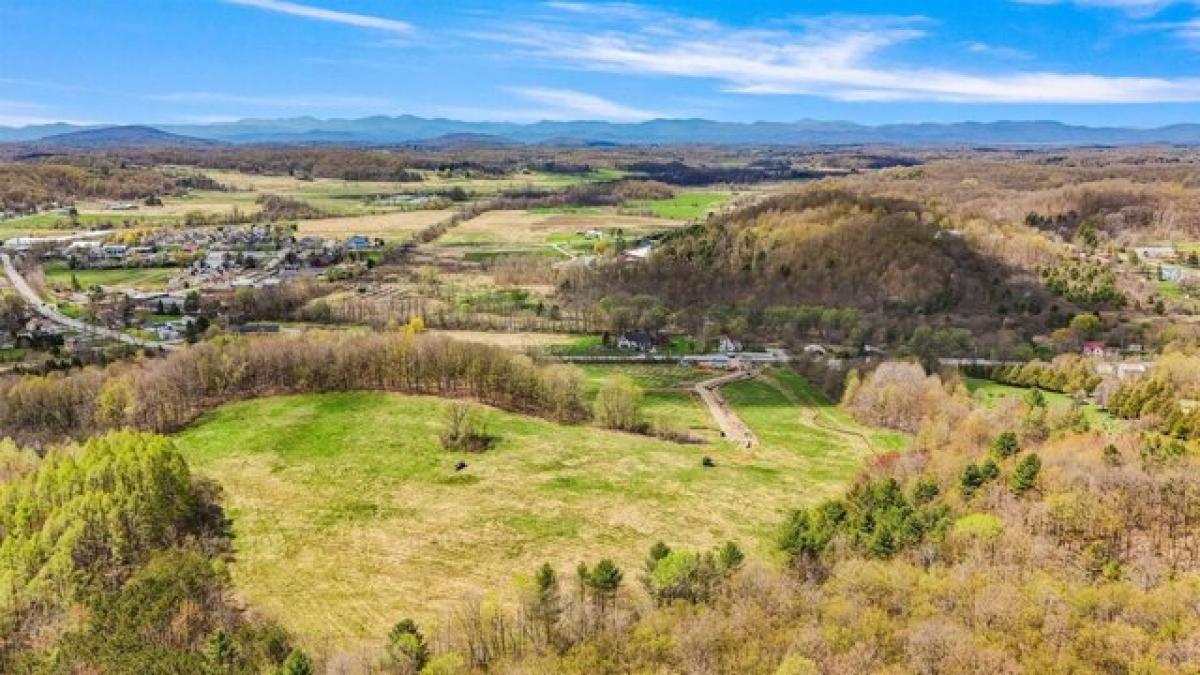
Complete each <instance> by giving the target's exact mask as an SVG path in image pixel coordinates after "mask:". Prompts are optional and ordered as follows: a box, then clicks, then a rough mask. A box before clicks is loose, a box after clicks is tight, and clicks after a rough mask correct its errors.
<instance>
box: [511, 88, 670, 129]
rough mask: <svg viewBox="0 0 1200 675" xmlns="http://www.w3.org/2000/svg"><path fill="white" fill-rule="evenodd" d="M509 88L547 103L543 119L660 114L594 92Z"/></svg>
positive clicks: (615, 118) (641, 118)
mask: <svg viewBox="0 0 1200 675" xmlns="http://www.w3.org/2000/svg"><path fill="white" fill-rule="evenodd" d="M505 89H507V90H508V91H510V92H512V93H514V94H516V95H517V96H520V97H522V98H526V99H529V100H531V101H534V102H536V103H540V104H542V105H543V106H545V109H544V110H543V111H542V112H540V113H539V116H540V117H541V118H542V119H590V120H608V121H611V122H641V121H644V120H648V119H653V118H655V117H660V115H659V114H658V113H655V112H652V111H649V110H642V109H640V108H633V107H630V106H627V105H622V104H620V103H617V102H615V101H610V100H609V99H606V98H601V97H600V96H596V95H594V94H588V93H585V92H581V91H573V90H570V89H551V88H546V87H505Z"/></svg>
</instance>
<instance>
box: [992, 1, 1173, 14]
mask: <svg viewBox="0 0 1200 675" xmlns="http://www.w3.org/2000/svg"><path fill="white" fill-rule="evenodd" d="M1015 2H1018V3H1020V4H1023V5H1061V4H1072V5H1076V6H1078V7H1097V8H1101V9H1116V10H1120V11H1123V12H1125V13H1127V14H1130V15H1132V16H1153V15H1155V14H1158V13H1159V12H1161V11H1162V10H1164V9H1166V8H1167V7H1170V6H1171V5H1179V4H1185V3H1186V4H1195V0H1192V1H1191V2H1189V1H1188V0H1015Z"/></svg>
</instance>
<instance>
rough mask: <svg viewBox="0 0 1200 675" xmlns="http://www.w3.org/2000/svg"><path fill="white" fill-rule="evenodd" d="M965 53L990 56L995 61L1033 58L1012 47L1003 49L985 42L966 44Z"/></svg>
mask: <svg viewBox="0 0 1200 675" xmlns="http://www.w3.org/2000/svg"><path fill="white" fill-rule="evenodd" d="M966 47H967V51H969V52H971V53H972V54H979V55H981V56H991V57H994V58H997V59H1008V60H1013V61H1028V60H1030V59H1032V58H1033V55H1032V54H1030V53H1029V52H1026V51H1021V50H1020V49H1015V48H1013V47H1003V46H1000V45H993V44H988V43H986V42H968V43H967V45H966Z"/></svg>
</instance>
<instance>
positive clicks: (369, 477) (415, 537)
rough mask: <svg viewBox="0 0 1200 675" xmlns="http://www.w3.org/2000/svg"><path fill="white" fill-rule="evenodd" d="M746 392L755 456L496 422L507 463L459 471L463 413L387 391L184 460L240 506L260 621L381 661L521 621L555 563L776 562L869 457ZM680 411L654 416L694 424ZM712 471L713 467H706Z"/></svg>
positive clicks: (220, 433)
mask: <svg viewBox="0 0 1200 675" xmlns="http://www.w3.org/2000/svg"><path fill="white" fill-rule="evenodd" d="M763 386H765V387H768V390H767V391H774V390H773V389H769V387H770V385H763ZM749 393H753V391H749V392H746V394H747V395H739V396H737V397H736V400H735V401H734V405H735V406H737V408H738V410H739V413H741V412H743V411H745V412H746V413H754V414H753V415H747V419H748V420H749V421H750V423H751V424H752V425H755V427H756V432H758V433H759V434H760V436H761V437H763V438H764V439H768V442H765V443H764V444H763V445H762V446H759V447H756V448H754V449H751V450H742V449H735V448H732V447H731V446H729V445H727V444H725V443H723V442H717V443H716V444H707V445H680V444H676V443H668V442H664V441H659V440H655V439H651V438H646V437H642V436H633V435H628V434H622V433H615V432H609V431H604V430H600V429H596V428H592V427H587V426H561V425H557V424H553V423H550V422H547V421H545V420H541V419H537V418H532V417H526V416H521V415H514V414H509V413H505V412H501V411H498V410H490V411H489V412H488V413H487V418H488V422H487V426H488V429H489V432H490V433H492V434H494V435H496V436H498V437H499V439H500V440H499V444H498V445H497V447H495V448H494V449H492V450H490V451H488V452H487V453H485V454H482V455H472V456H468V457H466V459H467V461H468V462H469V464H470V466H469V467H468V469H467V470H465V471H462V472H455V471H454V468H453V465H454V462H455V461H457V460H458V459H460V458H461V457H462V456H461V455H459V454H458V453H451V452H445V451H443V450H442V449H441V447H440V445H439V444H438V441H437V436H438V434H439V432H440V431H441V429H442V426H443V423H442V419H443V415H444V413H445V410H446V409H447V408H448V406H449V405H450V404H449V402H447V401H445V400H442V399H437V398H429V397H411V396H401V395H394V394H386V393H377V392H356V393H336V394H325V395H312V396H289V397H277V398H268V399H260V400H252V401H244V402H240V403H234V404H231V405H228V406H225V407H223V408H220V409H218V410H216V411H214V412H212V413H210V414H208V415H206V416H205V417H204V418H203V419H202V420H200V422H199V423H197V424H196V425H195V426H193V427H192V428H190V429H188V430H185V431H184V432H182V433H180V434H179V435H178V436H177V441H178V443H179V446H180V447H181V449H182V450H183V452H184V454H185V455H186V456H187V458H188V460H189V462H190V463H191V465H192V466H193V467H194V469H195V470H196V471H197V472H198V473H200V474H202V475H207V476H210V477H213V478H214V479H216V480H217V481H219V482H220V483H221V485H222V486H223V487H224V489H225V499H224V503H225V504H226V505H227V508H228V511H229V515H230V516H231V517H232V519H233V527H234V531H235V539H234V545H235V548H236V551H235V553H236V562H235V563H234V564H233V565H232V574H233V578H234V582H235V584H236V586H237V588H238V590H239V593H241V594H242V595H243V596H244V597H245V598H246V600H247V602H248V604H249V605H250V606H252V607H254V608H256V609H257V610H259V611H262V612H265V613H266V614H267V615H269V616H272V617H275V618H277V619H278V620H280V621H281V622H282V623H283V624H284V625H285V626H286V627H287V628H288V629H290V630H292V631H294V632H295V633H296V634H297V635H298V636H300V639H301V641H302V642H303V643H304V644H306V645H309V646H312V647H314V648H319V649H331V650H354V649H360V648H370V647H378V646H379V644H380V643H381V641H382V637H383V636H384V634H385V633H386V631H387V629H388V628H389V627H390V626H391V625H392V624H393V623H394V622H395V621H397V620H398V619H399V618H400V617H404V616H413V617H415V618H417V619H418V620H420V621H423V622H434V621H436V620H437V619H439V618H440V617H443V616H444V613H445V612H446V611H448V610H450V609H452V608H453V607H455V606H456V605H457V604H458V603H459V602H460V601H461V600H462V599H463V598H464V597H465V596H466V594H469V593H472V592H475V591H477V590H478V589H481V588H484V589H494V591H495V599H496V600H497V601H500V602H510V601H512V592H513V581H514V579H515V578H517V577H519V576H521V575H525V574H528V573H529V572H530V571H531V570H533V569H534V568H535V566H537V565H539V564H541V563H542V562H544V561H549V562H551V563H553V564H554V565H556V566H557V567H558V568H559V569H560V570H561V571H562V572H563V573H564V574H568V573H569V571H570V570H571V569H573V568H574V566H575V565H576V564H577V563H578V562H580V561H584V560H586V561H588V562H594V561H595V560H597V559H599V558H601V557H605V556H609V557H612V558H614V559H615V560H617V561H618V562H619V564H621V565H622V566H624V567H625V569H626V570H627V573H628V574H630V575H633V574H635V573H636V569H637V566H638V565H639V564H640V561H641V559H642V558H643V557H644V555H645V551H646V549H647V548H648V547H649V546H650V545H651V544H653V543H654V542H655V541H657V540H659V539H663V540H666V541H668V542H670V543H672V544H676V545H683V546H690V547H709V546H712V545H715V544H717V543H719V542H722V541H725V540H728V539H734V540H737V541H739V542H741V543H742V545H743V546H744V548H745V549H746V550H747V551H748V553H749V554H750V555H751V556H753V557H755V558H757V559H759V560H773V559H775V553H774V545H773V541H774V539H773V537H774V532H775V531H776V528H777V527H778V525H779V523H780V522H782V520H783V518H784V517H785V514H786V513H787V511H788V510H789V509H791V508H795V507H798V506H805V505H809V504H812V503H814V502H815V501H817V500H819V499H820V498H822V497H825V496H829V495H832V494H835V493H837V492H838V491H839V490H841V489H842V488H843V487H844V485H845V483H846V482H847V481H848V480H850V478H851V477H852V476H853V475H854V474H855V472H856V471H857V469H858V467H859V466H860V464H861V462H862V460H863V457H864V455H863V453H862V452H861V450H860V449H858V448H855V447H853V445H852V444H850V443H847V442H846V441H845V439H843V438H841V437H840V436H838V435H837V434H832V433H830V432H827V431H824V430H822V429H819V428H815V427H811V426H808V425H806V424H805V422H804V421H803V418H802V415H801V412H802V409H801V408H800V407H796V406H793V405H792V404H790V403H789V401H788V399H787V398H786V397H784V396H782V395H780V394H772V395H769V396H767V395H764V396H751V395H748V394H749ZM664 396H666V397H667V398H665V399H663V400H661V401H657V402H654V401H651V402H650V403H651V405H652V407H659V408H660V409H663V410H667V409H671V408H672V407H674V408H676V409H677V410H682V407H690V408H691V409H692V410H693V411H694V410H695V408H694V406H692V405H691V404H690V403H689V402H688V401H687V400H685V399H682V398H680V396H681V395H673V394H670V393H669V392H665V393H664ZM672 396H674V398H671V397H672ZM695 414H696V413H695V412H689V413H688V417H691V416H694V415H695ZM685 423H686V422H685ZM759 425H767V426H770V427H779V431H778V433H769V432H770V429H766V428H764V429H760V428H758V426H759ZM776 441H782V442H783V443H784V444H780V443H777V442H776ZM705 455H710V456H712V457H713V458H715V460H716V462H717V467H716V468H714V469H705V468H703V467H702V466H701V461H700V460H701V458H702V457H703V456H705ZM630 578H631V579H632V576H631V577H630Z"/></svg>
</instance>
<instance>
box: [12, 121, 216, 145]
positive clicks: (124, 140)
mask: <svg viewBox="0 0 1200 675" xmlns="http://www.w3.org/2000/svg"><path fill="white" fill-rule="evenodd" d="M36 144H37V145H40V146H50V147H56V148H77V149H96V148H118V147H145V146H203V145H215V144H216V143H215V141H211V140H207V139H203V138H194V137H191V136H183V135H180V134H173V133H170V132H166V131H162V130H161V129H155V128H154V127H147V126H136V125H135V126H117V127H101V128H98V129H84V130H81V131H70V132H67V133H62V134H54V135H52V136H47V137H45V138H42V139H38V140H37V141H36Z"/></svg>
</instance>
